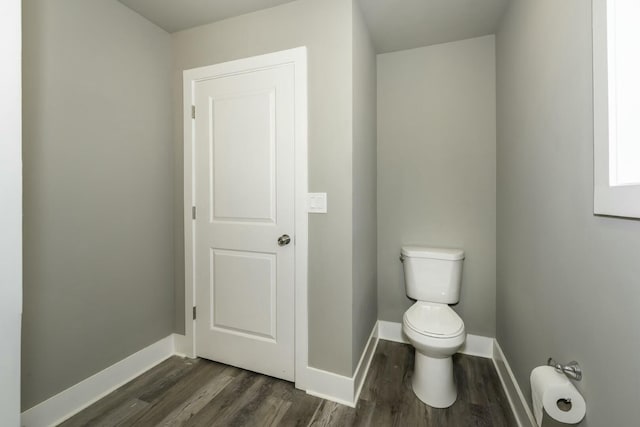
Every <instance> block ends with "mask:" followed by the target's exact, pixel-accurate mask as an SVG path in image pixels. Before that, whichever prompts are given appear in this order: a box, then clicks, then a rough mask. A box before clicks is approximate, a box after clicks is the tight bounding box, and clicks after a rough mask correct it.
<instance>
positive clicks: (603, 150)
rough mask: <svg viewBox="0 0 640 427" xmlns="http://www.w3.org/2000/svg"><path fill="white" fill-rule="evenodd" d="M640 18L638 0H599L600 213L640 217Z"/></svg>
mask: <svg viewBox="0 0 640 427" xmlns="http://www.w3.org/2000/svg"><path fill="white" fill-rule="evenodd" d="M638 22H640V1H638V0H593V82H594V87H593V89H594V178H595V179H594V213H596V214H601V215H613V216H621V217H633V218H640V47H639V46H640V43H639V41H640V26H639V25H638Z"/></svg>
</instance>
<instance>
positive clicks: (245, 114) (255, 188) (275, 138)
mask: <svg viewBox="0 0 640 427" xmlns="http://www.w3.org/2000/svg"><path fill="white" fill-rule="evenodd" d="M293 71H294V70H293V65H290V64H288V65H279V66H277V67H272V68H261V69H258V70H238V72H237V73H235V74H231V75H226V76H222V77H217V78H212V79H209V80H202V81H197V82H196V83H195V85H194V98H195V107H196V119H195V121H194V131H195V146H194V147H195V151H194V162H195V171H194V182H195V197H196V205H197V209H198V215H197V219H196V224H195V263H196V264H195V267H196V268H195V280H196V286H195V287H196V301H197V307H198V318H197V320H196V353H197V355H198V356H202V357H205V358H208V359H212V360H216V361H220V362H223V363H227V364H230V365H234V366H239V367H241V368H245V369H250V370H253V371H256V372H261V373H265V374H268V375H271V376H275V377H279V378H284V379H287V380H293V376H294V291H293V290H294V248H293V243H291V244H289V245H286V246H279V245H278V237H280V236H281V235H283V234H288V235H290V236H292V237H293V231H294V225H295V224H294V163H293V161H294V80H293Z"/></svg>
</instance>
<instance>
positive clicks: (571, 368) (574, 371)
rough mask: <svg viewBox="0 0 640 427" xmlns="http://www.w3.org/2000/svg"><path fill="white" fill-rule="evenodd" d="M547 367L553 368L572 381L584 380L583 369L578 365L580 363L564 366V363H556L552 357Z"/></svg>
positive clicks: (572, 362) (570, 363) (574, 362)
mask: <svg viewBox="0 0 640 427" xmlns="http://www.w3.org/2000/svg"><path fill="white" fill-rule="evenodd" d="M547 365H549V366H552V367H553V368H554V369H555V370H556V371H558V372H560V373H562V374H565V375H566V376H568V377H569V378H571V379H572V380H576V381H580V380H581V379H582V368H580V365H578V362H576V361H575V360H573V361H571V362H569V363H567V364H566V365H563V364H562V363H558V362H556V361H555V360H554V359H553V357H550V358H549V359H548V360H547Z"/></svg>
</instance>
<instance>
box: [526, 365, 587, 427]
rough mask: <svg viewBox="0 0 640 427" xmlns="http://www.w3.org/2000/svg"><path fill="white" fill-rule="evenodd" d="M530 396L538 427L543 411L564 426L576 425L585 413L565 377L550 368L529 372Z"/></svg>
mask: <svg viewBox="0 0 640 427" xmlns="http://www.w3.org/2000/svg"><path fill="white" fill-rule="evenodd" d="M531 396H532V400H533V414H534V416H535V417H536V421H537V423H538V427H540V426H541V425H542V416H543V415H544V411H543V409H544V410H545V411H546V412H547V414H548V415H549V416H550V417H551V418H553V419H554V420H556V421H558V422H561V423H565V424H577V423H579V422H580V421H582V419H583V418H584V416H585V414H586V413H587V405H586V403H585V401H584V398H583V397H582V395H581V394H580V392H579V391H578V390H577V389H576V388H575V386H574V385H573V384H572V383H571V381H569V379H568V378H567V377H566V375H564V374H561V373H560V372H557V371H556V370H555V369H554V368H552V367H551V366H538V367H537V368H535V369H534V370H533V371H531ZM567 402H570V405H569V404H567ZM558 403H560V406H558Z"/></svg>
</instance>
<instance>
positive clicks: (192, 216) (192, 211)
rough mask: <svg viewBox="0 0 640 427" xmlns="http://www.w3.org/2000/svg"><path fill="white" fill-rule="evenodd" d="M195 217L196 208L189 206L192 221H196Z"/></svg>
mask: <svg viewBox="0 0 640 427" xmlns="http://www.w3.org/2000/svg"><path fill="white" fill-rule="evenodd" d="M196 215H197V212H196V207H195V206H191V218H192V219H196Z"/></svg>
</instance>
